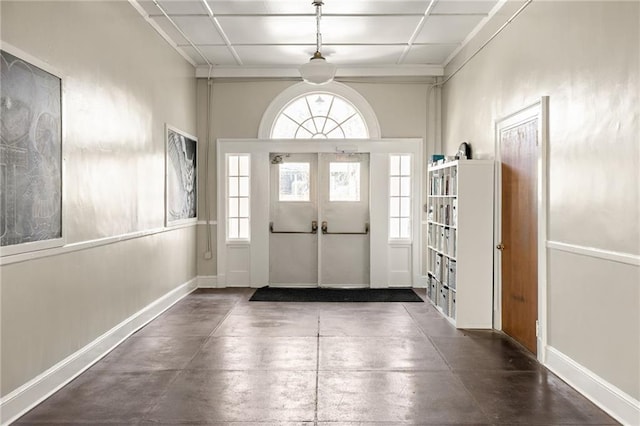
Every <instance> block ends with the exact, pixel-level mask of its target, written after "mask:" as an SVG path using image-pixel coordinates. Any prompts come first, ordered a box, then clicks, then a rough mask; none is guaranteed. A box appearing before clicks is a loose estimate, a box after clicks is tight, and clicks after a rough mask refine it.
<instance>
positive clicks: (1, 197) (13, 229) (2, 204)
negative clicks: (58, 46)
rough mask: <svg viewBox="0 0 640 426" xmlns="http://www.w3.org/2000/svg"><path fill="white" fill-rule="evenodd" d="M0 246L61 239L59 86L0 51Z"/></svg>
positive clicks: (48, 76)
mask: <svg viewBox="0 0 640 426" xmlns="http://www.w3.org/2000/svg"><path fill="white" fill-rule="evenodd" d="M0 67H1V72H2V74H1V77H0V104H1V105H0V106H1V108H2V110H1V112H0V123H1V128H0V189H1V191H0V246H2V247H5V246H13V245H19V244H24V243H33V242H38V241H46V240H53V239H59V238H62V107H61V99H62V82H61V79H60V78H59V77H57V76H55V75H53V74H50V73H49V72H47V71H45V70H43V69H41V68H39V67H37V66H34V65H32V64H31V63H29V62H27V61H25V60H22V59H20V58H17V57H16V56H13V55H11V54H10V53H8V52H6V51H4V50H1V51H0Z"/></svg>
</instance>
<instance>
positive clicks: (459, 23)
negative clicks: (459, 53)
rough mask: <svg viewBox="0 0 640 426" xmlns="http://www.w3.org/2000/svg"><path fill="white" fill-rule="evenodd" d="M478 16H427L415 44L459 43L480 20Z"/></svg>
mask: <svg viewBox="0 0 640 426" xmlns="http://www.w3.org/2000/svg"><path fill="white" fill-rule="evenodd" d="M482 18H483V17H482V16H480V15H436V16H429V17H428V18H427V20H426V22H425V24H424V27H422V31H420V33H419V34H418V37H416V40H415V42H416V43H461V42H462V41H463V40H464V39H465V38H466V37H467V35H468V34H469V32H470V31H471V30H473V29H474V28H475V27H476V25H478V24H479V23H480V21H481V20H482Z"/></svg>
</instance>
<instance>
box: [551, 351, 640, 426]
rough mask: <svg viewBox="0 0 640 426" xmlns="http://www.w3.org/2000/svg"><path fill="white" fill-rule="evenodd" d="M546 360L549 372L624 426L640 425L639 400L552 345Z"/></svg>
mask: <svg viewBox="0 0 640 426" xmlns="http://www.w3.org/2000/svg"><path fill="white" fill-rule="evenodd" d="M546 360H547V362H546V363H545V366H546V367H547V368H548V369H549V370H551V371H553V372H554V373H555V374H556V375H558V377H560V378H561V379H562V380H564V381H565V382H567V383H568V384H570V385H571V386H573V387H574V388H575V389H576V390H577V391H578V392H580V393H582V394H583V395H584V396H586V397H587V398H589V399H590V400H591V402H593V403H594V404H596V405H597V406H598V407H600V408H602V409H603V410H604V411H606V412H607V413H608V414H609V415H610V416H612V417H613V418H614V419H616V420H617V421H619V422H620V423H622V424H624V425H630V426H636V425H640V402H639V401H637V400H635V399H634V398H632V397H631V396H630V395H628V394H626V393H625V392H623V391H621V390H620V389H618V388H617V387H615V386H614V385H612V384H611V383H609V382H607V381H606V380H604V379H602V378H601V377H599V376H598V375H596V374H595V373H593V372H592V371H590V370H588V369H587V368H585V367H583V366H582V365H580V364H578V363H577V362H575V361H574V360H573V359H571V358H569V357H568V356H566V355H565V354H563V353H562V352H560V351H558V350H557V349H555V348H552V347H551V346H547V350H546Z"/></svg>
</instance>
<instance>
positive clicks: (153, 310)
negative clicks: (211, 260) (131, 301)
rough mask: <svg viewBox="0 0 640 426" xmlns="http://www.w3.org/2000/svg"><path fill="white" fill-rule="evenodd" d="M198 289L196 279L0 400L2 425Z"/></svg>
mask: <svg viewBox="0 0 640 426" xmlns="http://www.w3.org/2000/svg"><path fill="white" fill-rule="evenodd" d="M195 289H196V278H193V279H192V280H189V281H188V282H186V283H184V284H182V285H181V286H179V287H178V288H175V289H174V290H172V291H170V292H169V293H167V294H165V295H164V296H162V297H160V298H159V299H158V300H156V301H155V302H153V303H151V304H149V305H148V306H146V307H145V308H143V309H142V310H140V311H139V312H137V313H135V314H134V315H132V316H130V317H129V318H127V319H126V320H124V321H123V322H121V323H120V324H118V325H116V326H115V327H113V328H112V329H111V330H109V331H107V332H106V333H105V334H103V335H102V336H100V337H98V338H97V339H96V340H94V341H93V342H91V343H89V344H88V345H86V346H85V347H83V348H82V349H80V350H79V351H77V352H75V353H73V354H72V355H70V356H68V357H67V358H65V359H63V360H62V361H60V362H59V363H57V364H56V365H54V366H53V367H51V368H49V369H48V370H47V371H45V372H44V373H42V374H40V375H38V376H37V377H35V378H34V379H32V380H30V381H29V382H27V383H25V384H24V385H22V386H20V387H19V388H18V389H16V390H14V391H13V392H11V393H9V394H7V395H6V396H4V397H3V398H2V399H1V400H0V424H1V425H8V424H10V423H11V422H13V421H15V420H16V419H18V418H19V417H20V416H22V415H24V414H25V413H26V412H27V411H29V410H31V409H32V408H33V407H35V406H36V405H38V404H39V403H40V402H42V401H44V400H45V399H46V398H48V397H49V396H51V395H52V394H53V393H54V392H56V391H57V390H59V389H60V388H62V387H63V386H65V385H66V384H67V383H69V382H70V381H72V380H73V379H75V378H76V377H77V376H79V375H80V374H82V373H83V372H84V371H85V370H87V369H88V368H89V367H91V366H92V365H93V364H95V363H96V362H97V361H98V360H100V359H101V358H102V357H103V356H105V355H106V354H107V353H109V352H110V351H112V350H113V349H114V348H115V347H116V346H118V345H119V344H120V343H122V342H123V341H124V340H125V339H126V338H127V337H129V336H131V335H132V334H133V333H135V332H136V331H138V330H139V329H140V328H142V327H143V326H145V325H146V324H147V323H149V322H150V321H151V320H153V319H154V318H155V317H157V316H158V315H160V314H161V313H163V312H164V311H165V310H167V309H168V308H170V307H171V306H172V305H174V304H175V303H176V302H178V301H179V300H181V299H182V298H183V297H185V296H186V295H188V294H189V293H191V292H192V291H193V290H195Z"/></svg>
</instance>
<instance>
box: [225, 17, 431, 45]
mask: <svg viewBox="0 0 640 426" xmlns="http://www.w3.org/2000/svg"><path fill="white" fill-rule="evenodd" d="M218 21H219V22H220V25H221V26H222V28H223V30H224V32H225V33H226V34H227V36H228V37H229V40H231V43H232V44H291V43H313V44H315V31H316V27H315V20H314V18H313V17H311V16H309V17H293V16H233V17H232V16H223V17H219V18H218ZM419 21H420V17H417V16H365V17H345V16H325V17H324V18H323V20H322V24H321V32H322V37H323V43H326V44H331V43H344V44H362V43H364V44H394V43H407V42H408V41H409V38H410V37H411V34H412V33H413V31H414V29H415V27H416V26H417V25H418V22H419ZM372 29H375V30H373V31H372Z"/></svg>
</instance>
